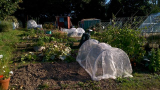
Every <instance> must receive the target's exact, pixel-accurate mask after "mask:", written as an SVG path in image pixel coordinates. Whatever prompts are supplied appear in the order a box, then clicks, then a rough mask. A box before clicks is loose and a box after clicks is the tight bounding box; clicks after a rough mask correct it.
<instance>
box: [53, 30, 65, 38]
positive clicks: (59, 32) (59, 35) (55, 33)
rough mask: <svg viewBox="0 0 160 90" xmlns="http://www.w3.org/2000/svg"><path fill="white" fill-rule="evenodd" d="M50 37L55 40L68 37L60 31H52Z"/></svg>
mask: <svg viewBox="0 0 160 90" xmlns="http://www.w3.org/2000/svg"><path fill="white" fill-rule="evenodd" d="M52 36H53V37H55V38H63V39H65V38H67V37H68V36H67V33H64V32H62V31H54V32H53V34H52Z"/></svg>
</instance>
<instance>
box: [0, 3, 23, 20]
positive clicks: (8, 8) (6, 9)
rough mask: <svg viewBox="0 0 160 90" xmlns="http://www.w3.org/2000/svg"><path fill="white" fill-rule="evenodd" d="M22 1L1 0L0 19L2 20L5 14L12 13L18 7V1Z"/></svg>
mask: <svg viewBox="0 0 160 90" xmlns="http://www.w3.org/2000/svg"><path fill="white" fill-rule="evenodd" d="M22 2H23V1H22V0H13V1H10V0H1V3H0V7H1V9H0V19H1V20H4V19H5V17H6V16H9V15H11V14H13V13H14V12H15V11H16V10H17V9H20V7H19V3H22Z"/></svg>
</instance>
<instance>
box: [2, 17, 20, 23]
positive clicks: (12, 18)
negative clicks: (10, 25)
mask: <svg viewBox="0 0 160 90" xmlns="http://www.w3.org/2000/svg"><path fill="white" fill-rule="evenodd" d="M4 21H8V22H15V23H18V20H17V18H16V17H15V16H7V17H5V19H4Z"/></svg>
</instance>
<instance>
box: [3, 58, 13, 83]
mask: <svg viewBox="0 0 160 90" xmlns="http://www.w3.org/2000/svg"><path fill="white" fill-rule="evenodd" d="M2 58H3V55H0V80H4V79H8V78H9V77H10V75H11V74H13V72H12V71H10V69H9V66H8V60H3V59H2Z"/></svg>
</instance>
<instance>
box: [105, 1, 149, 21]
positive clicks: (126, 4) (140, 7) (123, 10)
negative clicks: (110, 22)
mask: <svg viewBox="0 0 160 90" xmlns="http://www.w3.org/2000/svg"><path fill="white" fill-rule="evenodd" d="M150 11H151V3H149V2H148V0H111V2H110V4H109V8H108V12H107V15H108V17H110V18H111V15H112V13H113V14H115V15H116V16H117V17H131V16H136V15H137V16H144V15H147V14H149V13H150Z"/></svg>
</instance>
